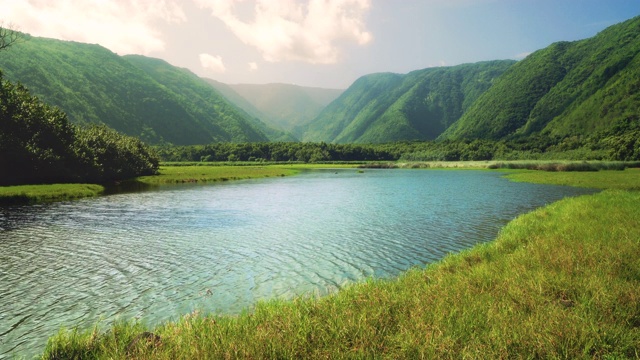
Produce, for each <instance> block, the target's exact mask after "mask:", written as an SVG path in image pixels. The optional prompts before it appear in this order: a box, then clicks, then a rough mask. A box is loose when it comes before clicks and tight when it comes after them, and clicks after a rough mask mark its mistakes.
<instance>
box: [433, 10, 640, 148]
mask: <svg viewBox="0 0 640 360" xmlns="http://www.w3.org/2000/svg"><path fill="white" fill-rule="evenodd" d="M638 114H640V17H636V18H633V19H631V20H628V21H625V22H623V23H620V24H617V25H614V26H611V27H609V28H607V29H605V30H603V31H602V32H600V33H599V34H598V35H596V36H595V37H592V38H589V39H586V40H580V41H575V42H559V43H555V44H552V45H551V46H549V47H547V48H545V49H542V50H539V51H536V52H535V53H533V54H531V55H529V56H528V57H527V58H525V59H524V60H522V61H521V62H519V63H518V64H516V65H514V66H513V67H512V68H511V69H509V70H508V71H507V72H506V73H505V74H504V75H503V76H502V77H501V78H500V79H498V81H496V83H495V85H494V86H493V87H492V88H491V89H489V91H487V92H486V93H484V94H483V95H482V96H481V97H480V98H479V99H478V101H477V102H476V103H475V104H474V105H473V106H472V107H471V108H470V109H469V110H468V111H467V112H466V113H465V114H464V115H463V116H462V117H461V118H460V120H459V121H458V122H456V123H455V124H454V125H452V126H451V127H450V128H449V129H447V131H446V132H445V133H444V134H442V136H441V138H442V139H474V138H488V139H504V138H514V137H527V136H529V135H532V134H536V133H541V134H546V135H552V136H560V137H563V136H569V135H587V134H590V133H593V132H594V131H599V130H605V129H607V128H610V127H611V126H613V125H614V124H615V123H617V122H619V121H628V120H629V119H630V118H631V119H632V120H633V121H636V122H638V121H640V120H639V117H638Z"/></svg>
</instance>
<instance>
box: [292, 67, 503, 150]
mask: <svg viewBox="0 0 640 360" xmlns="http://www.w3.org/2000/svg"><path fill="white" fill-rule="evenodd" d="M514 63H515V61H511V60H497V61H488V62H480V63H475V64H464V65H458V66H452V67H439V68H427V69H423V70H417V71H413V72H410V73H408V74H404V75H400V74H392V73H379V74H371V75H366V76H363V77H361V78H359V79H358V80H356V82H354V84H353V85H352V86H350V87H349V88H348V89H347V90H346V91H345V92H344V93H343V94H342V95H341V96H340V97H339V98H338V99H336V100H335V101H334V102H332V103H331V104H329V105H328V106H327V107H326V108H325V109H324V110H323V111H322V112H321V113H320V114H319V115H318V117H316V118H315V119H314V120H313V121H312V122H311V123H309V124H308V125H307V126H306V127H304V128H302V129H299V130H298V131H299V132H302V133H303V136H302V140H303V141H325V142H333V143H351V142H356V143H380V142H390V141H399V140H433V139H435V138H437V137H438V136H439V135H440V134H441V133H442V132H443V131H444V130H445V129H447V128H448V127H449V126H450V125H451V124H453V123H454V122H455V121H457V120H458V119H459V118H460V117H461V116H462V114H463V113H464V112H465V111H466V110H467V109H468V108H469V107H470V106H471V104H473V102H474V101H475V100H476V99H477V98H478V97H479V96H480V95H481V94H482V93H483V92H485V91H486V90H487V89H489V87H491V85H492V84H493V83H494V81H496V79H497V78H498V77H499V76H500V75H502V73H504V72H505V71H506V70H507V69H508V68H509V67H511V66H512V65H513V64H514Z"/></svg>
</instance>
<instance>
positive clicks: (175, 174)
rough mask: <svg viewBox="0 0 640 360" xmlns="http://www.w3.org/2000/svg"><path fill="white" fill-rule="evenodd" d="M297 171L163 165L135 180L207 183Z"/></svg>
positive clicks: (152, 182)
mask: <svg viewBox="0 0 640 360" xmlns="http://www.w3.org/2000/svg"><path fill="white" fill-rule="evenodd" d="M295 173H297V170H295V169H293V168H286V167H283V166H224V165H221V166H197V165H187V166H161V167H160V171H159V174H158V175H152V176H142V177H138V178H136V179H135V180H136V181H137V182H140V183H144V184H149V185H159V184H176V183H206V182H215V181H228V180H240V179H251V178H261V177H271V176H286V175H293V174H295Z"/></svg>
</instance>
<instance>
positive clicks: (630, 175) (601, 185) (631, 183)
mask: <svg viewBox="0 0 640 360" xmlns="http://www.w3.org/2000/svg"><path fill="white" fill-rule="evenodd" d="M505 177H506V178H508V179H510V180H512V181H524V182H533V183H538V184H554V185H570V186H578V187H587V188H594V189H622V190H640V169H638V168H633V169H626V170H624V171H594V172H548V171H533V170H519V171H516V172H514V173H510V174H508V175H506V176H505Z"/></svg>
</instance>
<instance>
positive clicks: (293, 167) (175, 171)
mask: <svg viewBox="0 0 640 360" xmlns="http://www.w3.org/2000/svg"><path fill="white" fill-rule="evenodd" d="M585 164H587V165H586V166H585ZM626 166H635V167H637V166H639V164H638V163H637V162H633V163H624V162H599V161H591V162H575V161H559V162H558V161H508V162H499V161H457V162H417V163H397V162H385V163H367V164H362V163H327V164H302V163H292V164H282V163H278V164H260V165H255V164H252V163H237V164H231V163H202V162H201V163H168V164H163V165H161V166H160V171H159V173H158V174H157V175H152V176H142V177H138V178H135V179H131V180H127V181H124V182H123V183H122V184H119V185H118V186H108V187H107V188H105V186H102V185H97V184H53V185H21V186H0V205H2V204H34V203H40V202H51V201H65V200H75V199H80V198H83V197H93V196H98V195H102V194H105V193H114V192H118V191H121V189H140V188H148V187H153V186H160V185H165V184H179V183H211V182H219V181H230V180H241V179H254V178H263V177H273V176H291V175H295V174H297V173H299V172H300V171H303V170H309V169H321V168H355V167H362V168H403V169H410V168H415V169H418V168H420V169H424V168H430V169H511V170H514V169H518V171H519V169H549V168H553V169H554V171H555V170H557V169H559V171H562V172H564V171H567V172H573V171H574V170H575V169H583V170H584V169H588V170H589V171H593V172H597V171H598V170H603V169H604V170H606V169H610V168H612V167H614V168H617V169H624V168H625V167H626Z"/></svg>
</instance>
